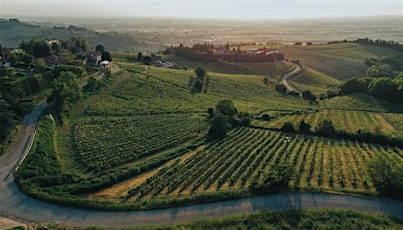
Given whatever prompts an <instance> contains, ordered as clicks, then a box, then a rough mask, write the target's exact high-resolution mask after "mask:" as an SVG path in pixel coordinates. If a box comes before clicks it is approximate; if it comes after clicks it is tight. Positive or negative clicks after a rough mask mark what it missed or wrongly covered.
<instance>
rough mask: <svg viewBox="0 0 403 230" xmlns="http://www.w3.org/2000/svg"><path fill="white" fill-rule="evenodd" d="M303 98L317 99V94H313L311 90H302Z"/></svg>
mask: <svg viewBox="0 0 403 230" xmlns="http://www.w3.org/2000/svg"><path fill="white" fill-rule="evenodd" d="M302 98H304V99H305V100H310V101H316V95H314V94H312V92H311V91H309V90H304V91H302Z"/></svg>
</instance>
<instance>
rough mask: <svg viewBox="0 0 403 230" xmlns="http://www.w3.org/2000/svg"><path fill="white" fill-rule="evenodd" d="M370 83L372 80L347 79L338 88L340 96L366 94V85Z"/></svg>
mask: <svg viewBox="0 0 403 230" xmlns="http://www.w3.org/2000/svg"><path fill="white" fill-rule="evenodd" d="M371 81H372V79H369V78H351V79H348V80H346V81H345V82H344V83H343V84H341V85H340V86H339V88H340V94H341V95H345V94H350V93H356V92H366V91H367V90H368V85H369V83H370V82H371Z"/></svg>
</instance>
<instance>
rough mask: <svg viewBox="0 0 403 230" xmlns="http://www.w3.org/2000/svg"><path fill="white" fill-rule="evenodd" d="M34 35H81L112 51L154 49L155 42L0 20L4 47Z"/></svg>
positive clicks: (62, 36) (73, 27) (58, 36)
mask: <svg viewBox="0 0 403 230" xmlns="http://www.w3.org/2000/svg"><path fill="white" fill-rule="evenodd" d="M33 37H39V38H42V39H63V40H67V39H69V38H71V37H81V38H83V39H85V40H87V41H88V42H89V43H90V46H91V48H95V46H96V45H97V44H102V45H103V46H104V47H105V49H106V50H111V51H132V52H134V51H138V50H139V48H140V47H141V49H142V50H147V49H150V48H151V47H152V48H153V49H154V48H155V44H149V43H147V42H144V41H142V40H140V39H138V38H135V37H133V36H130V35H127V34H123V33H99V32H95V31H92V30H89V29H86V28H81V27H75V26H69V27H52V28H50V27H42V26H36V25H30V24H28V23H24V22H19V21H17V20H10V21H0V41H1V45H2V46H3V47H16V46H19V44H20V43H21V42H22V41H24V40H25V41H28V40H31V39H32V38H33Z"/></svg>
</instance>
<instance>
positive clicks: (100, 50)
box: [95, 45, 105, 53]
mask: <svg viewBox="0 0 403 230" xmlns="http://www.w3.org/2000/svg"><path fill="white" fill-rule="evenodd" d="M95 51H97V52H100V53H102V52H104V51H105V48H104V46H103V45H97V46H95Z"/></svg>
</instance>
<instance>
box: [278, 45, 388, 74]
mask: <svg viewBox="0 0 403 230" xmlns="http://www.w3.org/2000/svg"><path fill="white" fill-rule="evenodd" d="M279 50H280V51H281V52H282V53H284V54H285V55H286V58H287V59H289V60H300V63H301V64H302V65H304V66H307V67H309V68H312V69H315V70H317V71H320V72H322V73H324V74H326V75H328V76H331V77H334V78H336V79H339V80H346V79H348V78H352V77H364V76H365V73H366V69H367V67H366V66H365V65H364V60H365V59H366V58H381V57H384V56H390V55H394V54H395V53H396V51H393V50H391V49H389V48H384V47H377V46H368V45H362V44H356V43H338V44H329V45H315V46H288V47H284V48H280V49H279Z"/></svg>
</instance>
